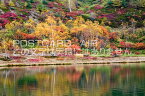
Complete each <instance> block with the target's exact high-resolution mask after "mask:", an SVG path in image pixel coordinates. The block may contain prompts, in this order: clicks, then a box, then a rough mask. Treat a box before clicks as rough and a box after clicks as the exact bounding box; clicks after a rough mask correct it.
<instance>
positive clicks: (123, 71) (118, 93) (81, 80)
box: [0, 64, 145, 96]
mask: <svg viewBox="0 0 145 96" xmlns="http://www.w3.org/2000/svg"><path fill="white" fill-rule="evenodd" d="M144 65H145V64H129V65H124V64H122V65H66V66H65V65H63V66H34V67H12V68H1V69H0V96H145V66H144Z"/></svg>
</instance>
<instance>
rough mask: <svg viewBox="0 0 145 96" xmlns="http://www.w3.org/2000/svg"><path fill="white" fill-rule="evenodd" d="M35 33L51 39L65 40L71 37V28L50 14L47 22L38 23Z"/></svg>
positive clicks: (40, 36)
mask: <svg viewBox="0 0 145 96" xmlns="http://www.w3.org/2000/svg"><path fill="white" fill-rule="evenodd" d="M34 30H35V31H34V32H33V33H32V34H33V35H35V36H37V37H39V38H44V39H46V38H47V39H50V40H65V39H67V38H68V37H69V30H68V28H67V26H66V25H65V24H63V23H62V21H61V20H60V19H58V20H57V21H56V20H55V18H54V17H51V16H48V18H47V19H46V20H45V22H42V23H38V24H37V25H36V27H35V28H34Z"/></svg>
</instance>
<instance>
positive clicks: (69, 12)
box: [0, 0, 145, 55]
mask: <svg viewBox="0 0 145 96" xmlns="http://www.w3.org/2000/svg"><path fill="white" fill-rule="evenodd" d="M144 26H145V0H0V39H1V41H3V40H5V41H6V43H5V44H4V43H3V42H1V44H0V49H1V50H3V49H8V50H12V49H14V48H13V47H12V40H15V39H17V40H60V39H61V40H71V41H72V44H74V45H75V46H79V47H80V49H82V48H84V49H85V48H88V46H87V43H88V42H86V45H84V46H81V45H80V42H81V41H82V40H86V41H88V40H97V41H98V42H97V43H96V45H95V47H96V48H97V49H98V50H99V49H100V48H111V49H113V50H114V49H117V48H122V49H124V50H125V49H129V50H128V52H129V51H130V50H131V51H133V52H134V54H137V55H138V54H144V53H145V51H144V49H145V27H144ZM96 37H97V39H96ZM35 43H38V42H35ZM4 45H5V46H4ZM17 47H18V46H17ZM35 47H38V46H37V45H36V46H35ZM63 47H64V46H63ZM89 49H91V47H89Z"/></svg>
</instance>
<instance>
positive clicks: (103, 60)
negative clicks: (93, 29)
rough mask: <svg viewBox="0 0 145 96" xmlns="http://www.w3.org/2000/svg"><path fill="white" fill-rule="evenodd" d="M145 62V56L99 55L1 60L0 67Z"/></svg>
mask: <svg viewBox="0 0 145 96" xmlns="http://www.w3.org/2000/svg"><path fill="white" fill-rule="evenodd" d="M142 62H145V57H97V59H96V60H83V59H79V58H76V59H74V60H68V59H67V58H66V59H64V60H56V58H49V59H48V60H44V61H41V62H28V61H26V62H14V61H0V67H13V66H48V65H73V64H115V63H123V64H127V63H142Z"/></svg>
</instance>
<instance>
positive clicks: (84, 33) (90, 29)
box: [70, 17, 109, 43]
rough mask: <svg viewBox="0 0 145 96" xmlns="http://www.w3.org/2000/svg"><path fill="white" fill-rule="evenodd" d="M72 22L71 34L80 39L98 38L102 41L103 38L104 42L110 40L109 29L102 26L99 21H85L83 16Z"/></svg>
mask: <svg viewBox="0 0 145 96" xmlns="http://www.w3.org/2000/svg"><path fill="white" fill-rule="evenodd" d="M72 23H73V26H72V27H71V29H70V34H71V36H72V37H77V38H78V39H79V40H80V41H82V40H85V41H88V40H98V42H101V43H102V40H103V41H104V42H105V41H106V40H108V37H109V32H108V30H107V29H106V28H105V27H104V26H100V25H99V23H98V22H97V21H96V22H92V21H90V20H87V21H85V20H84V19H83V18H82V17H77V19H76V20H74V21H73V22H72ZM100 39H101V40H100Z"/></svg>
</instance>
